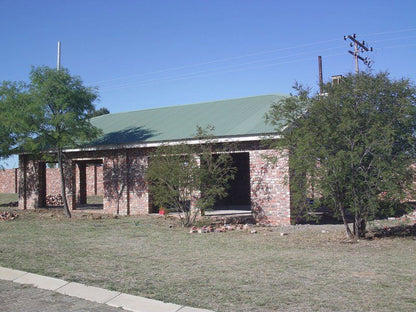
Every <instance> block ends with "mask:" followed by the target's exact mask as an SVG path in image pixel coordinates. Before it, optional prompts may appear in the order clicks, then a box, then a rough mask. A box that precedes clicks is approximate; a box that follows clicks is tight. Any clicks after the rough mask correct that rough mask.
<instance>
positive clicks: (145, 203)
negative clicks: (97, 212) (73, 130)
mask: <svg viewBox="0 0 416 312" xmlns="http://www.w3.org/2000/svg"><path fill="white" fill-rule="evenodd" d="M230 152H231V153H239V152H244V153H248V154H249V164H247V166H249V168H247V169H248V171H249V175H250V177H249V179H250V191H249V192H250V200H251V207H252V210H253V212H254V214H255V215H256V216H257V217H258V219H260V220H262V221H264V222H267V223H269V224H271V225H288V224H290V191H289V184H288V183H287V182H288V180H287V179H288V170H289V168H288V155H287V154H279V153H277V152H276V151H273V150H260V149H259V146H258V143H246V144H240V145H239V146H238V147H236V149H235V150H232V151H230ZM151 154H152V151H151V150H149V149H143V148H142V149H117V150H107V151H88V152H75V153H72V154H70V156H71V158H72V159H74V161H72V162H71V163H72V165H71V166H70V167H69V168H70V171H71V172H69V173H68V176H72V177H75V178H74V179H72V178H71V179H70V180H68V181H67V183H68V184H67V187H68V196H69V197H71V199H72V200H73V199H74V196H75V195H76V196H78V197H79V196H80V194H79V193H80V191H79V190H80V185H79V183H80V182H79V176H80V175H81V174H82V175H83V173H81V171H80V168H81V167H82V166H84V165H85V164H88V162H90V163H91V162H102V166H97V167H96V168H95V169H94V167H93V166H87V167H86V168H85V171H86V177H87V179H86V180H87V181H86V184H87V193H88V194H89V195H90V194H94V193H95V192H97V193H98V194H99V193H100V192H101V194H103V210H102V212H105V213H110V214H120V215H135V214H147V213H149V194H148V188H147V184H146V182H145V179H144V176H145V170H146V167H147V162H148V155H151ZM264 155H269V156H274V157H275V158H276V159H277V161H276V162H274V163H271V162H268V161H267V159H265V158H264ZM77 162H78V163H79V164H80V167H79V168H78V166H76V165H75V164H76V163H77ZM81 164H84V165H81ZM19 167H20V168H21V170H24V172H25V173H24V174H22V173H21V174H20V176H21V181H22V182H21V183H20V201H19V207H20V208H21V209H33V208H37V207H39V205H41V204H42V196H43V195H42V194H43V192H44V190H42V188H43V189H44V186H43V183H44V182H43V181H44V178H43V176H44V175H45V176H46V179H45V180H46V184H47V185H48V187H47V192H48V193H49V192H51V190H52V187H56V185H58V186H59V185H60V182H59V180H58V182H57V177H59V174H57V170H56V169H53V170H51V169H46V172H43V171H42V170H43V169H42V165H37V164H36V162H34V161H31V160H29V159H26V158H25V157H24V156H21V158H20V160H19ZM81 170H82V171H84V169H83V168H82V169H81ZM94 170H96V171H94ZM95 176H97V179H96V180H95V181H96V182H97V183H96V186H95V181H94V179H95ZM99 181H102V183H101V184H100V183H99ZM51 183H53V184H56V185H53V186H52V185H51ZM58 189H59V188H58ZM76 192H78V193H77V194H75V193H76ZM74 194H75V195H74ZM75 202H76V200H73V201H72V203H75ZM71 207H72V209H76V204H74V205H72V206H71Z"/></svg>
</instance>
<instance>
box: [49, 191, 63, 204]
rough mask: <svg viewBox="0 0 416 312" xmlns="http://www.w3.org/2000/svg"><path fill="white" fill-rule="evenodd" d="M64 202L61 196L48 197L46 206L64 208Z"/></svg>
mask: <svg viewBox="0 0 416 312" xmlns="http://www.w3.org/2000/svg"><path fill="white" fill-rule="evenodd" d="M63 204H64V201H63V199H62V195H61V194H56V195H55V194H48V195H46V206H63Z"/></svg>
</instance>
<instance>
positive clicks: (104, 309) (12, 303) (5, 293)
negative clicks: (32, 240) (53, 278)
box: [0, 280, 126, 312]
mask: <svg viewBox="0 0 416 312" xmlns="http://www.w3.org/2000/svg"><path fill="white" fill-rule="evenodd" d="M0 311H2V312H126V311H123V310H122V309H118V308H115V307H110V306H108V305H106V304H102V303H97V302H92V301H89V300H84V299H80V298H76V297H71V296H66V295H62V294H58V293H57V292H55V291H52V290H45V289H40V288H36V287H34V286H32V285H28V284H26V285H25V284H18V283H14V282H12V281H6V280H0Z"/></svg>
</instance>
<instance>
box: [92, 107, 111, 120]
mask: <svg viewBox="0 0 416 312" xmlns="http://www.w3.org/2000/svg"><path fill="white" fill-rule="evenodd" d="M107 114H110V111H109V110H108V109H107V108H105V107H101V108H100V109H93V110H92V111H90V112H89V113H88V118H93V117H98V116H101V115H107Z"/></svg>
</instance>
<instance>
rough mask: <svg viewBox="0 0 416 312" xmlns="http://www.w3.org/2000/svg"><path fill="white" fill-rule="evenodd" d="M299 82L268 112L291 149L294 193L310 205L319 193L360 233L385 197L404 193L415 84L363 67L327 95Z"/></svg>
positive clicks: (415, 112)
mask: <svg viewBox="0 0 416 312" xmlns="http://www.w3.org/2000/svg"><path fill="white" fill-rule="evenodd" d="M295 89H296V90H297V92H298V94H297V95H295V96H293V95H292V96H290V97H288V98H286V99H283V100H281V101H279V102H277V103H275V104H274V105H273V106H272V109H271V111H270V113H269V114H268V115H267V116H266V117H267V119H268V121H269V122H271V123H273V124H274V125H276V131H277V132H278V134H279V135H280V136H281V140H278V141H276V142H275V146H276V147H277V148H279V149H282V148H286V149H289V151H290V166H291V176H290V179H291V182H290V183H291V188H292V191H293V194H294V197H293V198H294V199H295V202H296V204H297V205H298V207H303V208H305V207H306V206H307V203H308V201H307V200H306V199H307V197H308V195H311V194H312V195H313V194H315V195H318V196H317V197H316V198H315V201H316V202H317V203H318V205H322V204H323V203H325V204H326V205H328V206H329V207H331V208H333V209H334V211H335V212H336V213H338V214H339V216H341V218H342V220H343V222H344V225H345V230H346V233H347V236H348V237H349V238H354V239H356V238H358V237H363V236H364V235H365V230H366V223H367V221H368V220H369V219H370V218H371V217H372V216H373V215H374V214H375V213H376V212H377V211H378V210H380V209H382V208H381V206H382V203H383V204H385V203H386V202H393V203H394V202H398V201H400V200H403V199H404V197H405V196H406V194H408V191H409V190H410V189H411V186H412V182H413V180H414V176H415V172H414V170H413V169H412V168H414V167H412V164H414V163H415V159H416V157H415V156H416V147H415V142H416V135H415V134H416V88H415V86H414V85H413V84H412V83H411V82H410V81H409V80H406V79H401V80H391V79H390V78H389V76H388V74H387V73H379V74H376V75H373V74H370V73H360V74H358V75H353V74H349V75H347V76H346V77H344V78H343V79H342V80H341V82H340V83H339V84H331V83H328V84H326V85H325V86H324V91H325V94H323V95H319V94H318V95H314V96H309V94H310V92H309V90H308V89H305V88H304V87H302V86H301V85H296V86H295ZM349 216H351V217H352V219H353V220H352V221H353V230H352V231H351V229H350V227H349V224H348V220H349V219H348V217H349Z"/></svg>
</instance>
